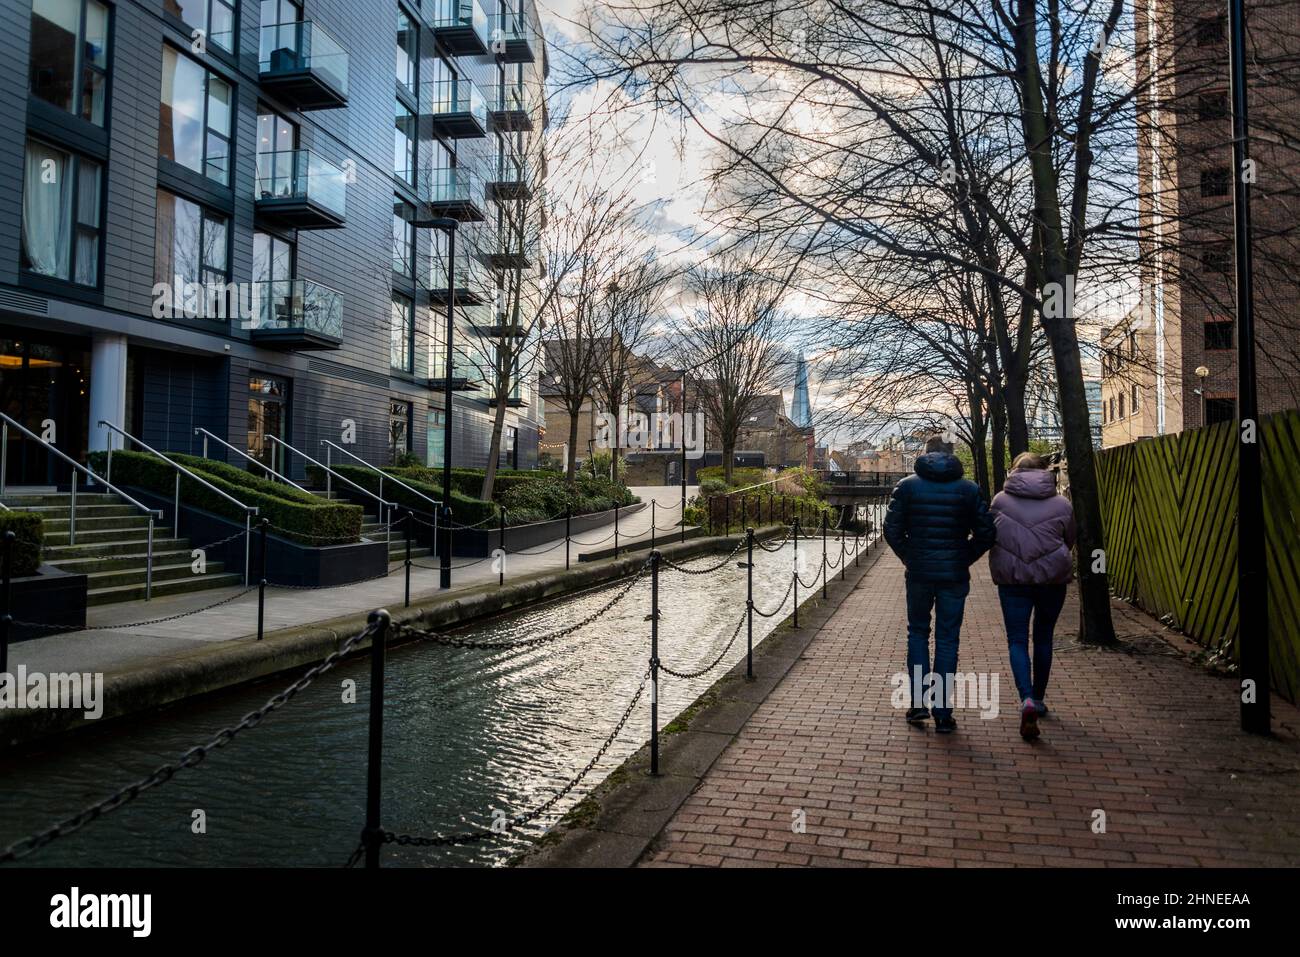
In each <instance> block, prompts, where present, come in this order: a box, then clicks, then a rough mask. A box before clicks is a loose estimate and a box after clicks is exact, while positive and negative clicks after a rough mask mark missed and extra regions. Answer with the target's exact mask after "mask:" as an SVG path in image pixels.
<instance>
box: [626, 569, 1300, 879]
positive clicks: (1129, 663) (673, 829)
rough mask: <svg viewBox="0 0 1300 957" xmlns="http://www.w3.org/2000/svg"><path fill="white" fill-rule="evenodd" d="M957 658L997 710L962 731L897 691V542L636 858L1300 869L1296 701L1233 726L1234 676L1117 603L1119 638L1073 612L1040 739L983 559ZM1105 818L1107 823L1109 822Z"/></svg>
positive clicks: (1066, 617)
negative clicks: (1262, 733)
mask: <svg viewBox="0 0 1300 957" xmlns="http://www.w3.org/2000/svg"><path fill="white" fill-rule="evenodd" d="M975 571H976V576H975V581H974V582H973V583H972V589H971V596H970V599H969V601H968V604H967V606H966V621H965V625H964V628H963V633H962V645H961V661H960V665H959V670H960V671H962V672H971V671H973V672H983V673H986V674H989V675H991V674H993V673H997V674H998V675H999V677H1000V682H999V683H1000V696H999V698H998V702H999V705H1000V714H999V715H998V716H997V717H996V718H993V719H982V718H981V717H980V714H979V712H978V711H974V710H967V711H965V712H962V711H959V712H958V713H957V719H958V722H959V724H960V728H959V730H958V732H957V733H956V734H954V735H949V736H943V735H936V734H935V733H934V730H933V727H932V726H930V727H927V729H926V730H917V729H914V728H911V727H909V726H907V725H906V724H905V723H904V722H903V720H902V716H901V713H900V712H899V711H898V710H896V709H895V708H894V707H892V706H891V702H890V696H891V692H892V687H891V684H890V677H891V675H892V674H894V673H895V672H897V671H900V670H902V669H903V667H904V661H903V656H904V633H905V620H906V616H905V611H904V582H903V570H902V567H901V566H900V564H899V563H898V561H897V560H896V559H895V558H894V557H893V556H892V555H889V554H886V555H883V556H882V557H881V559H880V561H879V562H878V563H877V564H876V565H875V566H874V567H873V568H872V569H871V571H870V572H868V573H867V575H866V576H865V577H864V578H863V580H862V581H861V582H860V583H859V585H858V587H857V589H856V590H855V591H854V592H853V593H852V594H850V595H849V596H848V597H847V598H846V599H845V600H844V602H843V604H842V605H840V607H839V608H838V610H836V611H835V612H834V613H833V614H832V616H831V617H830V619H829V620H828V622H827V623H826V624H825V625H824V626H823V628H822V630H821V631H820V632H819V633H818V634H817V635H816V637H814V638H813V639H812V641H811V643H810V644H809V645H808V646H807V648H806V650H805V651H804V653H803V655H802V657H801V658H800V659H799V660H798V661H797V662H795V663H794V665H793V666H792V667H791V668H790V670H789V672H788V673H787V674H786V676H785V678H784V679H783V680H782V681H781V683H780V684H779V685H778V686H777V687H776V688H775V689H774V690H773V691H772V693H771V694H770V695H769V696H768V697H767V698H766V700H765V701H764V702H763V703H762V704H761V705H760V706H759V708H758V710H757V711H756V712H755V713H754V715H753V716H752V717H751V718H750V719H749V721H748V722H747V723H746V724H745V725H744V726H743V727H742V728H741V729H740V730H739V733H738V734H736V735H735V737H734V739H733V740H732V742H731V744H730V745H729V746H728V747H727V748H726V750H725V751H724V752H723V753H722V754H721V756H720V757H719V758H718V759H717V760H716V762H714V763H713V764H712V766H711V767H710V768H709V770H708V771H707V773H706V774H705V775H704V779H703V781H702V782H701V784H700V785H699V787H698V788H697V789H696V790H695V792H694V793H693V794H691V795H690V796H689V797H688V798H687V799H686V801H685V803H684V804H682V806H681V807H680V808H679V809H678V811H677V812H676V814H675V815H674V816H673V818H672V820H671V821H670V822H669V824H668V825H667V826H666V827H665V828H664V829H663V831H661V832H660V834H659V836H658V838H657V839H656V840H655V841H654V843H652V844H651V847H650V849H649V850H648V851H647V852H646V854H645V855H644V856H643V858H642V861H641V863H642V864H643V865H658V866H674V865H676V866H690V865H694V866H771V865H774V864H775V865H785V866H863V865H872V864H877V865H924V866H931V867H935V866H937V867H952V866H979V865H1000V866H1007V865H1024V866H1064V867H1083V866H1142V865H1148V866H1150V865H1171V866H1209V865H1214V866H1260V865H1267V866H1281V865H1290V866H1295V865H1296V864H1300V742H1298V740H1297V730H1298V729H1300V716H1298V712H1297V710H1296V709H1295V708H1294V707H1292V706H1290V705H1287V704H1286V703H1285V702H1281V701H1276V700H1275V704H1274V715H1275V717H1274V728H1275V730H1276V735H1275V737H1274V738H1272V739H1259V738H1255V737H1250V736H1248V735H1244V734H1243V733H1242V732H1241V731H1240V730H1239V725H1238V709H1237V704H1236V698H1235V683H1234V682H1233V681H1232V680H1231V679H1227V678H1222V677H1216V676H1213V675H1210V674H1208V673H1207V672H1205V671H1204V670H1203V669H1201V668H1199V667H1198V666H1196V665H1194V664H1193V663H1192V662H1190V661H1189V660H1188V658H1187V655H1188V653H1189V652H1190V651H1191V650H1193V649H1194V646H1191V645H1189V644H1187V643H1185V642H1183V641H1182V640H1181V639H1179V638H1178V636H1177V635H1174V634H1172V633H1170V632H1168V631H1166V630H1165V629H1163V628H1161V627H1160V626H1159V625H1158V624H1157V623H1156V622H1154V621H1153V620H1152V619H1150V618H1148V617H1147V616H1145V615H1143V614H1141V613H1140V612H1137V611H1136V610H1134V609H1132V608H1130V607H1129V606H1127V605H1122V604H1120V603H1116V604H1115V606H1114V607H1115V615H1116V626H1117V630H1118V631H1119V632H1120V634H1121V635H1122V638H1123V641H1124V646H1125V650H1124V651H1109V650H1108V651H1102V650H1098V649H1095V648H1089V647H1085V646H1081V645H1079V643H1078V641H1077V622H1078V606H1077V603H1076V601H1075V599H1074V596H1073V595H1072V596H1071V599H1070V601H1069V602H1068V603H1067V605H1066V609H1065V612H1064V614H1063V615H1062V618H1061V624H1060V627H1059V629H1058V635H1057V655H1056V660H1055V663H1054V667H1053V671H1052V681H1051V686H1050V688H1049V691H1048V697H1047V701H1048V705H1049V707H1050V708H1051V709H1052V712H1051V714H1050V716H1049V717H1048V718H1047V719H1045V720H1044V721H1043V722H1042V724H1041V727H1042V731H1043V735H1042V738H1041V739H1040V740H1039V741H1038V742H1036V743H1034V744H1029V743H1026V742H1024V741H1022V740H1021V739H1020V737H1019V734H1018V733H1017V729H1018V715H1017V714H1016V711H1015V704H1016V702H1015V696H1016V693H1015V688H1014V685H1013V683H1012V681H1011V675H1010V671H1009V667H1008V664H1007V657H1006V639H1005V633H1004V631H1003V627H1002V619H1001V614H1000V611H999V608H998V602H997V593H996V590H995V589H994V586H993V584H992V582H991V581H990V580H989V578H988V574H987V564H986V563H984V562H980V563H979V564H978V566H977V567H976V569H975ZM1103 813H1104V830H1099V829H1098V828H1099V825H1100V824H1101V821H1102V817H1101V814H1103Z"/></svg>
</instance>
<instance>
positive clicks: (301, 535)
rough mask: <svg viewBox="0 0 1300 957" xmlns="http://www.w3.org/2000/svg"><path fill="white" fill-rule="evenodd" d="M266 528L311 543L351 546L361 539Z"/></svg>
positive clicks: (274, 527)
mask: <svg viewBox="0 0 1300 957" xmlns="http://www.w3.org/2000/svg"><path fill="white" fill-rule="evenodd" d="M266 527H267V529H268V530H270V531H274V532H279V533H281V534H282V535H286V536H288V537H289V538H297V539H304V540H307V541H312V542H330V543H331V544H334V545H340V544H351V543H352V542H356V541H360V539H361V535H360V533H358V534H356V535H312V534H310V533H309V532H299V531H295V530H294V529H292V528H282V527H280V526H279V525H271V524H269V523H268V524H267V526H266ZM240 534H241V535H242V534H243V533H242V532H241V533H240ZM218 544H220V543H218Z"/></svg>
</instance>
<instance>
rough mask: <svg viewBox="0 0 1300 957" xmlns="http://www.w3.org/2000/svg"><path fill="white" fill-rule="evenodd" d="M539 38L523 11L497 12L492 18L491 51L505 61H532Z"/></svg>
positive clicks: (534, 58)
mask: <svg viewBox="0 0 1300 957" xmlns="http://www.w3.org/2000/svg"><path fill="white" fill-rule="evenodd" d="M540 48H541V38H540V37H538V35H537V31H536V30H534V29H533V25H532V24H531V23H529V22H528V16H527V14H524V13H522V12H521V13H499V14H497V15H496V16H494V17H493V18H492V52H493V53H495V54H496V55H497V56H499V57H500V58H501V60H502V61H503V62H505V63H532V62H533V61H534V60H536V59H537V51H538V50H539V49H540Z"/></svg>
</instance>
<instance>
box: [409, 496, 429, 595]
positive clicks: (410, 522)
mask: <svg viewBox="0 0 1300 957" xmlns="http://www.w3.org/2000/svg"><path fill="white" fill-rule="evenodd" d="M412 524H414V523H413V522H412V521H411V510H410V509H409V508H408V509H407V510H406V607H407V608H410V607H411V525H412ZM435 534H436V533H435Z"/></svg>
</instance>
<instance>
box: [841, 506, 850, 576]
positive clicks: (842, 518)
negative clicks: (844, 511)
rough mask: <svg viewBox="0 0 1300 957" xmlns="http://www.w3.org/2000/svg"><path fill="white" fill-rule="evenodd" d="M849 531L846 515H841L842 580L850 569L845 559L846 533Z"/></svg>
mask: <svg viewBox="0 0 1300 957" xmlns="http://www.w3.org/2000/svg"><path fill="white" fill-rule="evenodd" d="M847 531H848V529H846V528H845V527H844V516H843V515H841V516H840V581H844V573H845V572H847V571H848V564H849V563H848V562H846V561H845V560H844V556H845V551H844V535H845V533H846V532H847Z"/></svg>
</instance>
